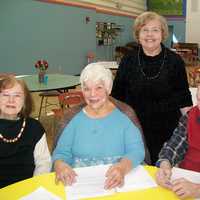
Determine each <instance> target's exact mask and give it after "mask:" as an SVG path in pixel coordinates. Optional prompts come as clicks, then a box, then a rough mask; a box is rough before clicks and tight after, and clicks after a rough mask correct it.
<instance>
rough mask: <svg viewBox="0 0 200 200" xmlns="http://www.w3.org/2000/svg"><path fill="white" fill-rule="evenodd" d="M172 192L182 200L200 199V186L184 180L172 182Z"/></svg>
mask: <svg viewBox="0 0 200 200" xmlns="http://www.w3.org/2000/svg"><path fill="white" fill-rule="evenodd" d="M172 185H173V186H172V190H173V191H174V192H175V193H176V195H178V196H179V198H180V199H185V198H188V197H190V198H191V197H193V198H198V197H200V184H196V183H192V182H190V181H188V180H186V179H184V178H180V179H176V180H174V181H172Z"/></svg>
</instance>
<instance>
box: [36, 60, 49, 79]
mask: <svg viewBox="0 0 200 200" xmlns="http://www.w3.org/2000/svg"><path fill="white" fill-rule="evenodd" d="M35 68H36V69H37V70H38V81H39V83H44V82H45V74H46V70H47V68H48V62H47V61H46V60H38V61H37V62H36V63H35Z"/></svg>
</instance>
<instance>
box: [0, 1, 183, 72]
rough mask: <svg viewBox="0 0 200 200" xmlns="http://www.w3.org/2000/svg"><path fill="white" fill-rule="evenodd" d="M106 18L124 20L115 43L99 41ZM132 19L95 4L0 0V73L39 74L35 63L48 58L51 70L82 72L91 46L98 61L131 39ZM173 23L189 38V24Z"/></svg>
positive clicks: (116, 21) (177, 29) (115, 21)
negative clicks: (92, 7) (101, 10)
mask: <svg viewBox="0 0 200 200" xmlns="http://www.w3.org/2000/svg"><path fill="white" fill-rule="evenodd" d="M86 16H89V17H90V22H89V23H86V20H85V18H86ZM101 21H105V22H113V23H116V24H119V25H123V31H122V32H121V33H120V36H119V37H118V38H117V39H116V42H115V44H114V45H113V46H97V45H96V31H95V25H96V22H101ZM132 24H133V18H129V17H123V16H112V15H106V14H101V13H96V12H95V10H90V9H82V8H78V7H69V6H64V5H59V4H48V3H42V2H39V1H34V0H0V72H15V73H16V74H31V73H35V72H36V69H35V68H34V63H35V62H36V61H37V60H38V59H46V60H47V61H48V62H49V69H48V71H49V72H56V71H57V72H63V73H68V74H79V73H80V71H81V69H82V68H83V67H84V66H85V65H86V63H87V58H86V56H87V52H88V51H93V52H95V53H96V60H109V59H112V57H113V56H114V55H113V53H112V51H113V50H114V48H115V46H117V45H124V44H126V43H127V42H130V41H132ZM173 24H174V30H175V31H176V32H177V34H178V37H179V38H181V40H183V41H184V39H185V23H184V24H183V23H182V22H180V21H177V22H176V21H175V23H174V22H173V21H170V25H173ZM179 28H180V29H179Z"/></svg>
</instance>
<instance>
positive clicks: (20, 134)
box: [0, 119, 26, 143]
mask: <svg viewBox="0 0 200 200" xmlns="http://www.w3.org/2000/svg"><path fill="white" fill-rule="evenodd" d="M25 126H26V119H24V121H23V124H22V127H21V130H20V132H19V133H18V135H17V136H16V137H15V138H13V139H7V138H5V137H4V136H3V135H2V134H1V133H0V139H2V141H3V142H5V143H14V142H17V141H18V140H19V138H20V137H21V136H22V133H23V131H24V128H25Z"/></svg>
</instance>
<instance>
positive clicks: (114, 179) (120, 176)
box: [105, 163, 125, 190]
mask: <svg viewBox="0 0 200 200" xmlns="http://www.w3.org/2000/svg"><path fill="white" fill-rule="evenodd" d="M124 176H125V173H124V170H123V169H122V167H121V166H120V164H119V163H117V164H114V165H112V166H111V167H110V168H109V169H108V171H107V173H106V177H107V179H106V182H105V189H107V190H110V189H112V188H115V187H122V186H123V184H124Z"/></svg>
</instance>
